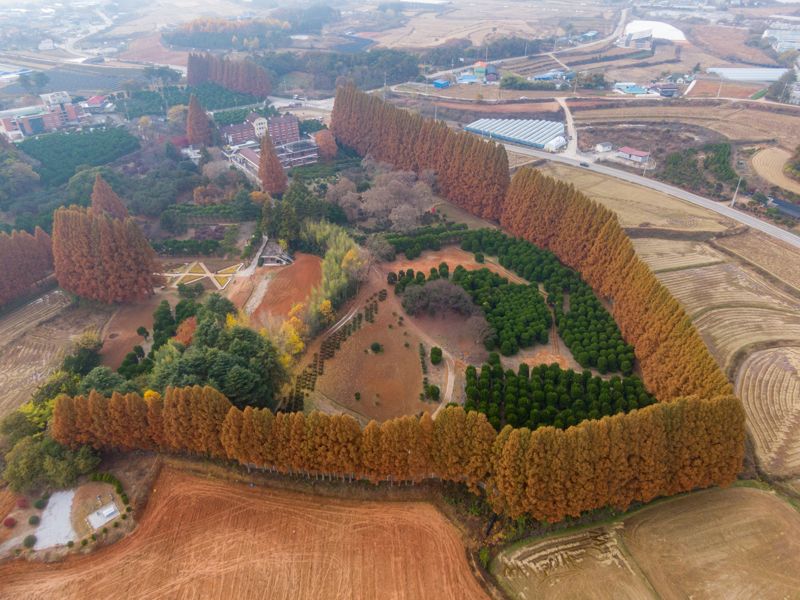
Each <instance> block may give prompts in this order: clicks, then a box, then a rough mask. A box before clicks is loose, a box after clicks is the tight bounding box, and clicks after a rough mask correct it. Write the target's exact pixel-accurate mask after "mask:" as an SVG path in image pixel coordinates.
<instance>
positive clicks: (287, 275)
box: [252, 252, 322, 322]
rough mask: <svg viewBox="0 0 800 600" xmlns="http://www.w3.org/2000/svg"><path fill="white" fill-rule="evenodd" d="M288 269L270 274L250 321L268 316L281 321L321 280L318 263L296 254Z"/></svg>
mask: <svg viewBox="0 0 800 600" xmlns="http://www.w3.org/2000/svg"><path fill="white" fill-rule="evenodd" d="M294 259H295V260H294V262H293V263H292V264H291V265H289V266H288V267H279V268H277V269H276V270H274V271H273V274H272V275H271V277H270V281H269V284H268V285H267V289H266V293H265V294H264V296H263V298H262V301H261V303H260V304H259V305H258V308H257V309H256V310H255V312H254V313H253V315H252V316H253V317H254V318H255V319H256V320H257V321H259V322H261V321H263V320H264V319H266V318H267V317H268V316H277V317H285V316H286V315H288V314H289V311H290V310H291V309H292V306H294V305H295V304H296V303H298V302H303V301H304V300H305V299H306V298H307V297H308V295H309V294H310V293H311V290H312V289H313V288H314V287H315V286H317V285H319V283H320V281H321V280H322V260H321V259H320V258H319V256H314V255H313V254H303V253H302V252H298V253H297V254H296V255H295V257H294Z"/></svg>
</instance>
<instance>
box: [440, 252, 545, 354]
mask: <svg viewBox="0 0 800 600" xmlns="http://www.w3.org/2000/svg"><path fill="white" fill-rule="evenodd" d="M453 282H454V283H457V284H458V285H460V286H461V287H463V288H464V289H465V290H466V291H467V293H468V294H469V295H470V296H471V297H472V300H473V302H475V304H477V305H478V306H479V307H480V308H481V309H482V310H483V312H484V314H485V315H486V320H487V321H488V322H489V325H491V327H492V329H493V330H494V331H493V332H492V333H491V334H490V335H488V336H487V337H486V339H485V340H484V345H485V346H486V349H487V350H494V349H495V348H498V349H499V350H500V352H501V353H502V354H503V355H504V356H510V355H512V354H515V353H516V352H517V351H518V350H519V349H520V348H527V347H528V346H532V345H534V344H536V343H539V344H546V343H547V339H548V333H547V332H548V330H549V329H550V326H551V325H552V317H551V315H550V310H549V309H548V308H547V305H546V304H545V302H544V298H543V297H542V295H541V294H540V293H539V290H538V289H537V288H536V287H535V286H532V285H521V284H517V283H509V282H508V280H507V279H506V278H505V277H501V276H500V275H498V274H496V273H493V272H492V271H490V270H489V269H480V270H478V271H467V270H466V269H465V268H464V267H462V266H460V265H459V266H457V267H456V269H455V271H453Z"/></svg>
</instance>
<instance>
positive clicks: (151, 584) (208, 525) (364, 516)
mask: <svg viewBox="0 0 800 600" xmlns="http://www.w3.org/2000/svg"><path fill="white" fill-rule="evenodd" d="M0 582H2V596H3V597H4V598H26V599H29V600H36V599H42V598H59V599H71V598H75V599H78V598H81V599H82V598H109V597H112V596H113V597H136V598H219V599H227V598H269V599H271V600H272V599H289V598H292V599H298V598H299V599H302V598H309V599H312V598H313V599H318V598H326V599H334V598H353V599H358V598H365V599H366V598H403V599H412V598H437V599H448V598H452V599H459V600H461V599H469V598H486V595H485V594H484V593H483V591H482V590H481V588H480V587H479V586H478V584H477V582H476V581H475V579H474V578H473V576H472V574H471V573H470V569H469V566H468V564H467V560H466V553H465V550H464V546H463V544H462V543H461V540H460V539H459V537H458V534H457V532H456V530H455V528H454V527H453V526H452V525H451V524H450V523H449V522H448V521H446V520H445V518H444V517H443V516H442V515H441V514H440V513H439V512H438V511H436V509H434V508H433V507H432V506H431V505H429V504H426V503H422V502H397V503H388V502H359V501H345V500H333V499H330V498H323V497H319V496H310V495H305V494H299V493H296V492H288V491H283V490H277V489H264V488H249V487H246V486H244V485H238V484H230V483H224V482H221V481H216V480H208V479H204V478H199V477H195V476H192V475H189V474H186V473H183V472H180V471H176V470H172V469H164V470H163V471H162V473H161V475H160V476H159V478H158V479H157V480H156V482H155V484H154V486H153V493H152V497H151V499H150V503H149V504H148V508H147V509H146V511H145V513H144V515H143V517H142V519H141V522H140V525H139V528H138V529H137V530H136V531H135V532H134V533H133V534H132V535H130V536H128V537H126V538H125V539H123V540H122V541H120V542H119V543H117V544H114V545H112V546H109V547H106V548H101V549H99V550H98V551H97V552H95V553H93V554H90V555H87V556H79V557H74V558H70V559H68V560H66V561H65V562H63V563H60V564H50V565H46V566H45V565H42V564H34V563H27V562H23V561H17V562H13V563H9V564H6V565H3V566H0ZM112 590H113V592H112Z"/></svg>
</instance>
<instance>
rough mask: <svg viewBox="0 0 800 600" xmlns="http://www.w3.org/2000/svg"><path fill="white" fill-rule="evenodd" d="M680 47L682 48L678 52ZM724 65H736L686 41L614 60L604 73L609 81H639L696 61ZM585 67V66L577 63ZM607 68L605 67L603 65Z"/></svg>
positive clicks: (683, 70)
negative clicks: (638, 56)
mask: <svg viewBox="0 0 800 600" xmlns="http://www.w3.org/2000/svg"><path fill="white" fill-rule="evenodd" d="M677 48H680V51H679V54H678V53H677V50H676V49H677ZM697 63H700V64H701V65H714V66H718V67H722V66H735V64H734V63H731V62H729V61H725V60H720V59H719V58H717V57H716V56H712V55H711V54H709V53H707V52H705V51H704V50H703V49H702V48H697V47H695V46H693V45H691V44H687V43H685V42H679V43H674V44H662V45H658V46H656V52H655V54H654V55H653V56H648V57H647V58H643V59H638V60H637V59H628V60H625V61H620V62H618V63H612V64H611V65H609V67H608V69H607V70H606V71H605V77H606V79H607V80H609V81H639V82H647V81H651V80H653V79H658V78H659V77H660V76H661V74H662V73H663V72H664V71H670V72H672V73H687V72H689V71H691V70H692V68H693V67H694V66H695V65H696V64H697ZM588 66H589V67H593V68H594V69H604V65H603V63H596V64H595V65H588ZM576 68H578V69H584V68H586V66H578V67H576ZM604 70H605V69H604Z"/></svg>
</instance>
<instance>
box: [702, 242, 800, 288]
mask: <svg viewBox="0 0 800 600" xmlns="http://www.w3.org/2000/svg"><path fill="white" fill-rule="evenodd" d="M715 244H717V245H719V246H721V247H723V248H725V249H726V250H728V251H730V252H733V253H735V254H737V255H739V256H741V257H743V258H744V259H746V260H748V261H750V262H752V263H754V264H756V265H757V266H758V267H760V268H762V269H764V270H765V271H767V272H769V273H771V274H772V275H774V276H775V277H777V278H778V279H780V280H781V281H784V282H786V283H788V284H789V285H791V286H793V287H795V288H796V289H797V290H800V272H798V270H797V268H796V265H797V264H798V261H800V251H798V250H796V249H794V248H792V247H791V246H789V245H788V244H784V243H783V242H780V241H778V240H775V239H773V238H771V237H769V236H768V235H766V234H763V233H761V232H759V231H747V232H745V233H743V234H741V235H734V236H730V237H725V238H720V239H718V240H716V242H715Z"/></svg>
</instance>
